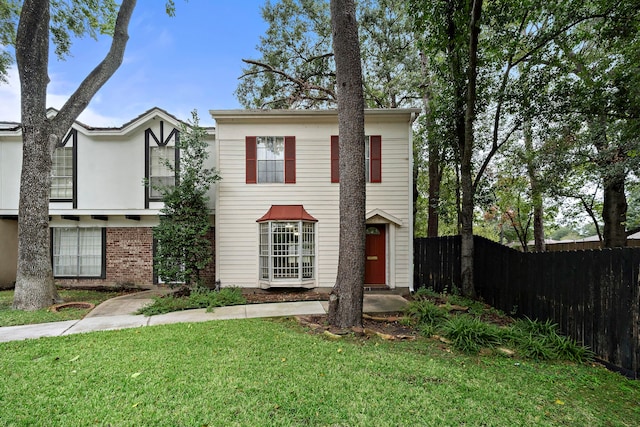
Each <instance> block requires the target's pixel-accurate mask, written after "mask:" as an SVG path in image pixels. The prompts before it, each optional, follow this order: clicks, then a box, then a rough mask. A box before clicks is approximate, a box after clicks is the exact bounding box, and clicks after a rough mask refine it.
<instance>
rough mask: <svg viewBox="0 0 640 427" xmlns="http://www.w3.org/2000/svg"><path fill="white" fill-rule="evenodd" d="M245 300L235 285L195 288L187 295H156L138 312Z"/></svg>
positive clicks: (186, 308) (150, 312) (222, 305)
mask: <svg viewBox="0 0 640 427" xmlns="http://www.w3.org/2000/svg"><path fill="white" fill-rule="evenodd" d="M246 302H247V300H246V299H245V298H244V296H243V295H242V290H241V289H240V288H236V287H229V288H222V289H220V290H219V291H215V290H210V289H206V288H196V289H195V290H193V291H192V292H191V293H190V294H189V296H188V297H174V296H170V295H167V296H164V297H156V298H154V299H153V302H152V303H151V304H149V305H147V306H145V307H142V308H141V309H140V310H139V311H138V314H144V315H145V316H154V315H157V314H164V313H170V312H173V311H182V310H192V309H197V308H206V309H208V310H211V309H213V308H214V307H226V306H230V305H241V304H246Z"/></svg>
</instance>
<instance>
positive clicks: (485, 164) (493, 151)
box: [473, 120, 521, 193]
mask: <svg viewBox="0 0 640 427" xmlns="http://www.w3.org/2000/svg"><path fill="white" fill-rule="evenodd" d="M520 124H521V123H520V121H519V120H517V121H516V123H515V124H514V125H513V127H512V128H511V130H510V131H509V132H508V133H507V135H506V136H505V137H504V139H503V140H502V141H501V142H500V143H499V144H494V145H493V146H492V147H491V151H489V154H487V157H485V159H484V162H482V166H480V169H479V170H478V173H477V174H476V177H475V179H474V180H473V192H474V193H475V191H476V190H477V188H478V184H479V182H480V179H482V175H484V171H485V170H486V169H487V167H488V166H489V163H490V162H491V159H492V158H493V156H494V155H495V154H496V153H497V152H498V151H499V150H500V148H502V146H503V145H504V144H506V143H507V142H508V141H509V139H510V138H511V135H513V134H514V132H515V131H517V130H518V129H519V128H520Z"/></svg>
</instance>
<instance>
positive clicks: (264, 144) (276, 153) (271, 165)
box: [256, 136, 284, 182]
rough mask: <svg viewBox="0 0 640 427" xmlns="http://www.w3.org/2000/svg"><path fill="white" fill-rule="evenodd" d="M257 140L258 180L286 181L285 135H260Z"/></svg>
mask: <svg viewBox="0 0 640 427" xmlns="http://www.w3.org/2000/svg"><path fill="white" fill-rule="evenodd" d="M256 141H257V142H256V144H257V145H256V156H257V163H258V182H284V137H281V136H259V137H257V139H256Z"/></svg>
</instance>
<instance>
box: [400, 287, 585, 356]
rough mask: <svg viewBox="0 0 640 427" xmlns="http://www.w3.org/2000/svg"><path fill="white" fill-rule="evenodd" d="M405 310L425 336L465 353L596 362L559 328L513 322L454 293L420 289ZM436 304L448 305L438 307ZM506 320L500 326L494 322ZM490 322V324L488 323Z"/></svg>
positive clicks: (526, 321)
mask: <svg viewBox="0 0 640 427" xmlns="http://www.w3.org/2000/svg"><path fill="white" fill-rule="evenodd" d="M413 296H414V300H413V301H411V302H410V303H409V305H408V306H407V309H406V311H405V312H406V314H407V316H408V317H409V318H410V319H411V320H412V321H413V322H414V324H416V327H417V329H418V330H419V331H420V333H421V334H422V335H424V336H427V337H431V336H432V335H442V336H444V337H446V338H447V339H449V340H450V341H451V345H452V346H453V347H454V348H456V349H457V350H460V351H462V352H464V353H468V354H477V353H478V352H479V351H480V350H481V349H483V348H488V349H491V348H495V347H497V346H505V347H509V348H512V349H514V350H516V352H517V353H518V354H519V355H520V356H521V357H523V358H526V359H535V360H566V361H570V362H576V363H584V362H587V361H590V360H592V359H593V356H594V355H593V352H591V351H590V350H589V349H588V348H587V347H584V346H582V345H580V344H578V343H577V342H575V340H572V339H570V338H568V337H565V336H563V335H561V334H560V333H559V331H558V325H556V324H555V323H553V322H552V321H550V320H546V321H544V322H542V321H538V320H531V319H529V318H528V317H525V318H523V319H518V320H516V321H512V320H511V319H509V318H508V317H507V316H505V314H504V313H502V312H500V311H499V310H496V309H494V308H492V307H489V306H487V305H486V304H483V303H482V302H480V301H476V300H472V299H469V298H466V297H463V296H460V295H457V294H456V293H455V292H454V293H453V294H451V295H448V294H446V293H441V294H439V293H436V292H434V291H433V290H432V289H427V288H420V289H418V290H417V291H416V292H415V293H414V295H413ZM434 301H438V302H441V301H445V302H444V304H442V306H437V305H436V304H435V303H434ZM454 305H456V306H462V307H466V308H468V311H467V313H468V314H453V313H449V310H450V309H451V307H452V306H454ZM496 318H502V319H504V321H503V322H501V324H504V325H507V326H497V325H496V324H494V323H491V322H492V321H495V319H496ZM485 319H491V321H485Z"/></svg>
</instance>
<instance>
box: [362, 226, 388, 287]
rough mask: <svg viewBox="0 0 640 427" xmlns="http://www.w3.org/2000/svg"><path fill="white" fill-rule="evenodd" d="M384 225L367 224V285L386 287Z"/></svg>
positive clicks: (365, 275) (365, 277)
mask: <svg viewBox="0 0 640 427" xmlns="http://www.w3.org/2000/svg"><path fill="white" fill-rule="evenodd" d="M385 230H386V228H385V226H384V224H367V243H366V260H367V261H366V264H365V271H364V283H365V285H383V286H384V285H386V283H387V274H386V264H387V258H386V247H387V244H386V238H385Z"/></svg>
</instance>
